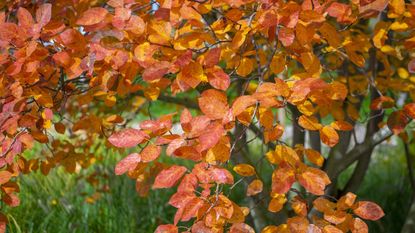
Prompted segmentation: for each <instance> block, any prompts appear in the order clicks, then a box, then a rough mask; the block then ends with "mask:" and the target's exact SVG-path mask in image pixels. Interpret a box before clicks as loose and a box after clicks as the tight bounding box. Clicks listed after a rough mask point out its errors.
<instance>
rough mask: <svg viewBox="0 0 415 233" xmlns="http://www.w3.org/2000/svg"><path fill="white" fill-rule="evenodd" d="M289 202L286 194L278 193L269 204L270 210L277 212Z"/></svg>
mask: <svg viewBox="0 0 415 233" xmlns="http://www.w3.org/2000/svg"><path fill="white" fill-rule="evenodd" d="M286 202H287V198H286V197H285V195H281V194H278V195H277V196H276V197H274V198H272V199H271V201H270V202H269V205H268V210H269V211H270V212H273V213H276V212H278V211H280V210H281V209H282V207H284V204H285V203H286Z"/></svg>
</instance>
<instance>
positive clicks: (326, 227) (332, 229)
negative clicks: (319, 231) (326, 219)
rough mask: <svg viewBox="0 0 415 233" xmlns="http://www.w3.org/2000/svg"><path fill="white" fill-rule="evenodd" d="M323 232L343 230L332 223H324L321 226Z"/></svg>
mask: <svg viewBox="0 0 415 233" xmlns="http://www.w3.org/2000/svg"><path fill="white" fill-rule="evenodd" d="M323 233H343V231H342V230H340V229H339V228H337V227H335V226H333V225H326V226H324V227H323Z"/></svg>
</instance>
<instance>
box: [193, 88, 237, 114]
mask: <svg viewBox="0 0 415 233" xmlns="http://www.w3.org/2000/svg"><path fill="white" fill-rule="evenodd" d="M198 101H199V106H200V110H202V112H203V113H204V114H205V115H206V116H208V117H209V118H210V119H212V120H216V119H222V118H223V117H224V116H225V114H226V112H227V111H228V109H229V107H228V104H227V98H226V95H225V94H224V93H223V92H220V91H217V90H215V89H210V90H206V91H204V92H203V93H202V96H201V97H200V98H199V99H198Z"/></svg>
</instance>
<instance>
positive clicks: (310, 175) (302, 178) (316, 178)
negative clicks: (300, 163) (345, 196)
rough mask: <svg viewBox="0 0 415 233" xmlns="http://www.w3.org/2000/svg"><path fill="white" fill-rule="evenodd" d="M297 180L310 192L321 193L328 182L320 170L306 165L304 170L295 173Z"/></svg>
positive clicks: (327, 178)
mask: <svg viewBox="0 0 415 233" xmlns="http://www.w3.org/2000/svg"><path fill="white" fill-rule="evenodd" d="M297 179H298V182H299V183H300V184H301V185H302V186H303V187H304V188H305V189H306V190H307V191H308V192H310V193H312V194H314V195H323V194H324V189H325V188H326V186H327V185H328V184H330V183H331V182H330V179H329V177H328V176H327V174H326V173H325V172H323V171H322V170H319V169H316V168H312V167H307V168H306V170H305V171H304V172H302V173H301V174H299V175H297Z"/></svg>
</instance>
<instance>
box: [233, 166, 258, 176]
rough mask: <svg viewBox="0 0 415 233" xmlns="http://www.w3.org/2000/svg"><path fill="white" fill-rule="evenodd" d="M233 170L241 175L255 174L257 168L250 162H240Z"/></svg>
mask: <svg viewBox="0 0 415 233" xmlns="http://www.w3.org/2000/svg"><path fill="white" fill-rule="evenodd" d="M233 170H234V171H235V172H236V173H238V174H239V175H241V176H253V175H255V168H254V167H253V166H251V165H249V164H238V165H236V166H235V167H233Z"/></svg>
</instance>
